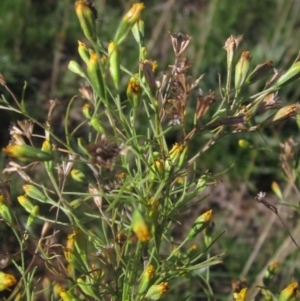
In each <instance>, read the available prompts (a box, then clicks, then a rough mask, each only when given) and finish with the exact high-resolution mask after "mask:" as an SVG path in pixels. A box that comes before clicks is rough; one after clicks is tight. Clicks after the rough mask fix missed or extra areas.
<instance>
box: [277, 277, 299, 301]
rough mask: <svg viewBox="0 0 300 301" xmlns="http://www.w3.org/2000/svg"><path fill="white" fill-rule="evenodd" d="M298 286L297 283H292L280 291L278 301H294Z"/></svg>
mask: <svg viewBox="0 0 300 301" xmlns="http://www.w3.org/2000/svg"><path fill="white" fill-rule="evenodd" d="M298 286H299V285H298V282H292V283H291V284H290V285H289V286H287V287H286V288H285V289H284V290H282V291H281V293H280V295H279V298H278V301H296V295H297V290H298Z"/></svg>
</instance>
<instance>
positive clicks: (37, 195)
mask: <svg viewBox="0 0 300 301" xmlns="http://www.w3.org/2000/svg"><path fill="white" fill-rule="evenodd" d="M23 189H24V191H25V193H26V194H27V195H28V196H29V197H30V198H32V199H34V200H36V201H39V202H41V203H47V201H48V198H47V196H45V194H44V193H43V192H42V191H40V190H39V189H38V188H37V187H35V186H34V185H30V184H26V185H23ZM21 197H22V196H21Z"/></svg>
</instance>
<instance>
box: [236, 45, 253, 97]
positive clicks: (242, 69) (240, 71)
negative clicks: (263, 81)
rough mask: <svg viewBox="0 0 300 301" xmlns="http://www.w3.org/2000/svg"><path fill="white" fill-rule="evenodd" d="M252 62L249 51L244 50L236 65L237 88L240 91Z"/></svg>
mask: <svg viewBox="0 0 300 301" xmlns="http://www.w3.org/2000/svg"><path fill="white" fill-rule="evenodd" d="M250 62H251V56H250V52H249V51H244V52H243V53H242V55H241V58H240V59H239V61H238V63H237V64H236V66H235V90H236V93H238V92H239V91H240V90H241V87H242V85H243V84H244V82H245V79H246V77H247V74H248V71H249V67H250Z"/></svg>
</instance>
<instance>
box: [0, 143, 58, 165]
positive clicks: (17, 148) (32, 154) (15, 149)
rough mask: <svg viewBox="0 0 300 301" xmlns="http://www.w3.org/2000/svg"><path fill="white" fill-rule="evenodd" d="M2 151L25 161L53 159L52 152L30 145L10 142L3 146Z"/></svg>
mask: <svg viewBox="0 0 300 301" xmlns="http://www.w3.org/2000/svg"><path fill="white" fill-rule="evenodd" d="M2 151H3V152H4V153H5V154H6V155H8V156H9V157H12V158H16V159H18V160H20V161H24V162H26V161H27V162H30V161H31V162H33V161H50V160H53V157H52V155H51V154H49V153H46V152H44V151H42V150H40V149H38V148H35V147H32V146H29V145H16V144H10V145H8V146H6V147H5V148H3V149H2Z"/></svg>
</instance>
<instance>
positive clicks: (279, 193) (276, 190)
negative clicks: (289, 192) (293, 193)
mask: <svg viewBox="0 0 300 301" xmlns="http://www.w3.org/2000/svg"><path fill="white" fill-rule="evenodd" d="M271 188H272V191H273V192H274V193H275V194H276V196H277V197H278V198H279V199H280V200H283V194H282V191H281V189H280V187H279V185H278V183H277V182H272V184H271Z"/></svg>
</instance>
